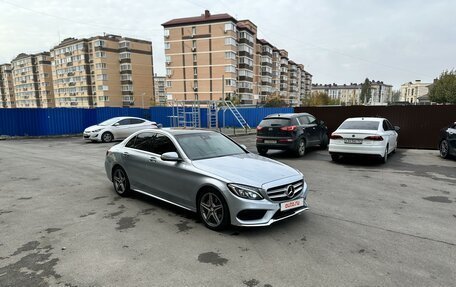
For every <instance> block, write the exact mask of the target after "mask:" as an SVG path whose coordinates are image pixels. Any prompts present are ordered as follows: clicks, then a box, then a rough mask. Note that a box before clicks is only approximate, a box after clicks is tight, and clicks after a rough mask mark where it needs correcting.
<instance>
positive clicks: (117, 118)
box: [109, 117, 147, 121]
mask: <svg viewBox="0 0 456 287" xmlns="http://www.w3.org/2000/svg"><path fill="white" fill-rule="evenodd" d="M113 119H116V120H119V121H120V120H124V119H138V120H145V121H147V120H146V119H143V118H138V117H113V118H110V119H109V120H113Z"/></svg>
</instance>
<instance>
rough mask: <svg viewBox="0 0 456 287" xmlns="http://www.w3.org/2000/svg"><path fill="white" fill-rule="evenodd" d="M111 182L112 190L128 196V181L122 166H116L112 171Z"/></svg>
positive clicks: (129, 191)
mask: <svg viewBox="0 0 456 287" xmlns="http://www.w3.org/2000/svg"><path fill="white" fill-rule="evenodd" d="M112 183H113V185H114V190H115V191H116V193H117V194H118V195H120V196H128V195H130V193H131V190H130V181H129V180H128V176H127V173H126V172H125V170H123V168H121V167H117V168H115V169H114V171H113V172H112Z"/></svg>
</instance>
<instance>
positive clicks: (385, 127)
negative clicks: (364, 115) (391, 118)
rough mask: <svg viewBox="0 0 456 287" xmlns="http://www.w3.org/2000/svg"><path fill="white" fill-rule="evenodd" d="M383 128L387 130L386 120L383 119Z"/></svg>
mask: <svg viewBox="0 0 456 287" xmlns="http://www.w3.org/2000/svg"><path fill="white" fill-rule="evenodd" d="M383 130H384V131H387V130H389V128H388V124H387V123H386V120H383Z"/></svg>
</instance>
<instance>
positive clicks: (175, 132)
mask: <svg viewBox="0 0 456 287" xmlns="http://www.w3.org/2000/svg"><path fill="white" fill-rule="evenodd" d="M142 131H148V132H157V131H163V132H165V133H168V134H170V135H173V136H176V135H186V134H202V133H217V132H215V131H208V130H202V129H188V128H187V129H184V128H163V129H144V130H142Z"/></svg>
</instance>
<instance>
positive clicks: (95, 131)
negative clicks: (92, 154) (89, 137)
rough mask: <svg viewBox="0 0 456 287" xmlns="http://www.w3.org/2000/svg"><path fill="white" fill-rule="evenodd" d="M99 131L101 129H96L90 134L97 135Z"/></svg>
mask: <svg viewBox="0 0 456 287" xmlns="http://www.w3.org/2000/svg"><path fill="white" fill-rule="evenodd" d="M101 130H102V129H96V130H94V131H92V132H93V133H97V132H99V131H101Z"/></svg>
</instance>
